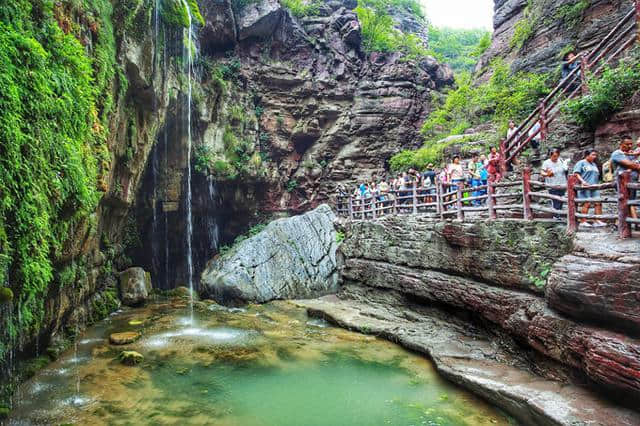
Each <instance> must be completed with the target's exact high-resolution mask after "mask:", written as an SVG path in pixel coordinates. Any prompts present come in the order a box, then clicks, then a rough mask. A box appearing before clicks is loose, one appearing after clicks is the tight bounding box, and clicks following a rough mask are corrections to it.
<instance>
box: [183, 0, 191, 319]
mask: <svg viewBox="0 0 640 426" xmlns="http://www.w3.org/2000/svg"><path fill="white" fill-rule="evenodd" d="M182 3H183V4H184V7H185V8H186V10H187V11H188V16H189V27H188V29H187V44H186V54H187V63H186V65H187V276H188V280H189V309H190V314H191V322H193V256H192V239H193V223H192V217H191V72H192V68H193V40H192V31H193V28H192V19H191V10H190V9H189V5H188V3H187V2H186V0H182Z"/></svg>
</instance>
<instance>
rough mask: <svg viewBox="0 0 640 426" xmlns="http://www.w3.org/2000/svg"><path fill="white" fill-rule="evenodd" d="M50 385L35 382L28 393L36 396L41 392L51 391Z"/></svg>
mask: <svg viewBox="0 0 640 426" xmlns="http://www.w3.org/2000/svg"><path fill="white" fill-rule="evenodd" d="M51 387H52V385H51V384H49V383H42V382H35V383H33V384H32V385H31V387H30V388H29V393H31V394H36V393H40V392H42V391H46V390H49V389H51Z"/></svg>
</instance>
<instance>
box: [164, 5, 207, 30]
mask: <svg viewBox="0 0 640 426" xmlns="http://www.w3.org/2000/svg"><path fill="white" fill-rule="evenodd" d="M160 14H161V16H162V19H163V20H164V22H165V23H167V24H169V25H173V26H176V27H184V28H188V27H189V15H191V18H192V19H191V20H192V23H193V22H195V23H196V24H199V25H204V18H203V17H202V14H201V13H200V8H199V7H198V3H197V2H196V0H162V4H161V9H160Z"/></svg>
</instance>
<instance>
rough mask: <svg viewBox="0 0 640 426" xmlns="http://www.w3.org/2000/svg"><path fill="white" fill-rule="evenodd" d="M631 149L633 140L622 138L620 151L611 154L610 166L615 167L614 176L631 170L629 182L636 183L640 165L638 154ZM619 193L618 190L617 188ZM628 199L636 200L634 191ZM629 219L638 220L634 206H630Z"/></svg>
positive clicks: (630, 192)
mask: <svg viewBox="0 0 640 426" xmlns="http://www.w3.org/2000/svg"><path fill="white" fill-rule="evenodd" d="M632 148H633V140H632V139H631V138H624V139H622V141H621V142H620V149H617V150H615V151H614V152H613V154H611V165H612V166H614V167H615V174H616V176H617V175H619V174H621V173H623V172H626V171H627V170H631V181H632V182H638V172H639V171H640V163H638V162H637V161H636V159H637V157H638V154H637V153H634V152H631V149H632ZM618 191H620V188H618ZM629 198H631V199H632V200H634V199H635V198H636V191H635V190H630V191H629ZM630 210H631V217H633V218H634V219H637V218H638V212H637V210H636V207H635V206H631V209H630Z"/></svg>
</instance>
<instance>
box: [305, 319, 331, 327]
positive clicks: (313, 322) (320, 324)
mask: <svg viewBox="0 0 640 426" xmlns="http://www.w3.org/2000/svg"><path fill="white" fill-rule="evenodd" d="M307 325H312V326H314V327H320V328H327V327H329V323H328V322H327V321H326V320H324V319H322V318H312V319H310V320H309V321H307Z"/></svg>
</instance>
